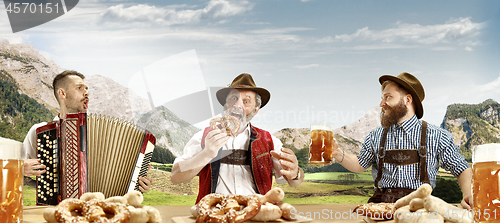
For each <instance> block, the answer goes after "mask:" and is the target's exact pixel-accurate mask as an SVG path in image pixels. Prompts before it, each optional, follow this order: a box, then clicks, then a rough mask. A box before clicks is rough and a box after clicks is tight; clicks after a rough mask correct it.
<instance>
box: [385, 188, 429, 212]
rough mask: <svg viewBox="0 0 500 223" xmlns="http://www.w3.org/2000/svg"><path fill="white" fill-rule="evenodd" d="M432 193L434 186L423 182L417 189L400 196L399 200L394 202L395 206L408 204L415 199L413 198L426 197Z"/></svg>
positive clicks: (396, 207)
mask: <svg viewBox="0 0 500 223" xmlns="http://www.w3.org/2000/svg"><path fill="white" fill-rule="evenodd" d="M431 193H432V187H431V185H429V184H422V185H420V187H418V189H417V190H416V191H413V192H411V193H410V194H408V195H406V196H404V197H402V198H400V199H399V200H397V201H396V203H395V204H394V208H395V209H398V208H400V207H403V206H406V205H408V204H410V201H411V200H413V198H422V199H424V198H426V197H428V196H430V195H431Z"/></svg>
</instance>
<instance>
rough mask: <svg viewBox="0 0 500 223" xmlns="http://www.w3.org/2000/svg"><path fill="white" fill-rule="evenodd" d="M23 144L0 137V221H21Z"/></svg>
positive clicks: (9, 222)
mask: <svg viewBox="0 0 500 223" xmlns="http://www.w3.org/2000/svg"><path fill="white" fill-rule="evenodd" d="M22 148H23V144H22V143H20V142H17V141H15V140H11V139H5V138H2V137H0V167H2V169H1V171H0V219H1V220H2V222H7V223H11V222H12V223H14V222H16V223H18V222H22V221H23V181H24V174H23V160H22Z"/></svg>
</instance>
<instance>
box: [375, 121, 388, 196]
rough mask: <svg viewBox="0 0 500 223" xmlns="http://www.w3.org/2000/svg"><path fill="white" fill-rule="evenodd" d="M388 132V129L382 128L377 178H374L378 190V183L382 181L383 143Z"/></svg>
mask: <svg viewBox="0 0 500 223" xmlns="http://www.w3.org/2000/svg"><path fill="white" fill-rule="evenodd" d="M388 132H389V128H384V133H382V140H381V141H380V149H379V150H378V172H377V178H375V187H376V188H378V182H379V181H380V180H381V179H382V172H383V170H384V157H385V141H386V139H387V133H388Z"/></svg>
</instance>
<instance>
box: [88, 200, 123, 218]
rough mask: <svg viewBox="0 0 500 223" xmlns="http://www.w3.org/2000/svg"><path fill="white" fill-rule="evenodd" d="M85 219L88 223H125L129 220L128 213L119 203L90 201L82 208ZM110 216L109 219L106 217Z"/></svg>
mask: <svg viewBox="0 0 500 223" xmlns="http://www.w3.org/2000/svg"><path fill="white" fill-rule="evenodd" d="M83 212H84V213H85V217H86V218H87V219H88V220H89V221H90V222H94V221H95V222H108V221H109V222H112V223H126V222H128V221H129V219H130V211H129V210H128V209H127V207H126V206H125V205H123V204H120V203H113V202H105V201H100V200H90V201H88V202H86V203H85V205H84V206H83ZM107 214H111V215H112V217H111V219H108V218H107V217H106V215H107Z"/></svg>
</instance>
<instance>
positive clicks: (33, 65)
mask: <svg viewBox="0 0 500 223" xmlns="http://www.w3.org/2000/svg"><path fill="white" fill-rule="evenodd" d="M69 69H71V68H69ZM64 70H66V69H63V68H61V67H60V66H59V65H57V64H56V63H55V62H54V61H52V60H47V59H46V58H45V57H44V56H43V55H42V54H40V52H39V51H38V50H37V49H35V48H34V47H33V46H31V45H29V44H24V43H23V44H9V42H8V41H7V40H5V39H0V76H2V77H4V78H3V80H6V81H8V82H9V83H10V84H11V85H13V86H16V87H17V88H18V89H19V91H20V93H23V94H26V95H27V96H29V97H30V98H33V99H35V100H36V101H37V102H38V103H40V104H42V105H44V106H45V107H46V108H48V109H49V110H50V111H52V113H53V114H54V115H55V114H57V113H58V112H59V104H58V103H57V101H56V99H55V97H54V93H53V88H52V81H53V80H54V77H55V76H56V75H57V74H59V73H61V72H62V71H64ZM84 75H85V76H86V78H85V83H86V84H87V85H88V87H89V99H90V101H89V109H88V112H89V113H97V114H103V115H108V116H112V117H116V118H121V119H124V120H128V121H130V120H132V119H133V118H134V117H135V116H137V115H139V114H143V113H146V112H147V111H149V110H151V106H150V103H149V101H148V100H146V99H143V98H140V97H138V96H137V95H135V94H134V93H133V92H130V90H129V89H128V88H126V87H124V86H122V85H120V84H118V83H116V82H115V81H113V80H112V79H109V78H106V77H103V76H100V75H88V74H84ZM51 119H52V118H51Z"/></svg>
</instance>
